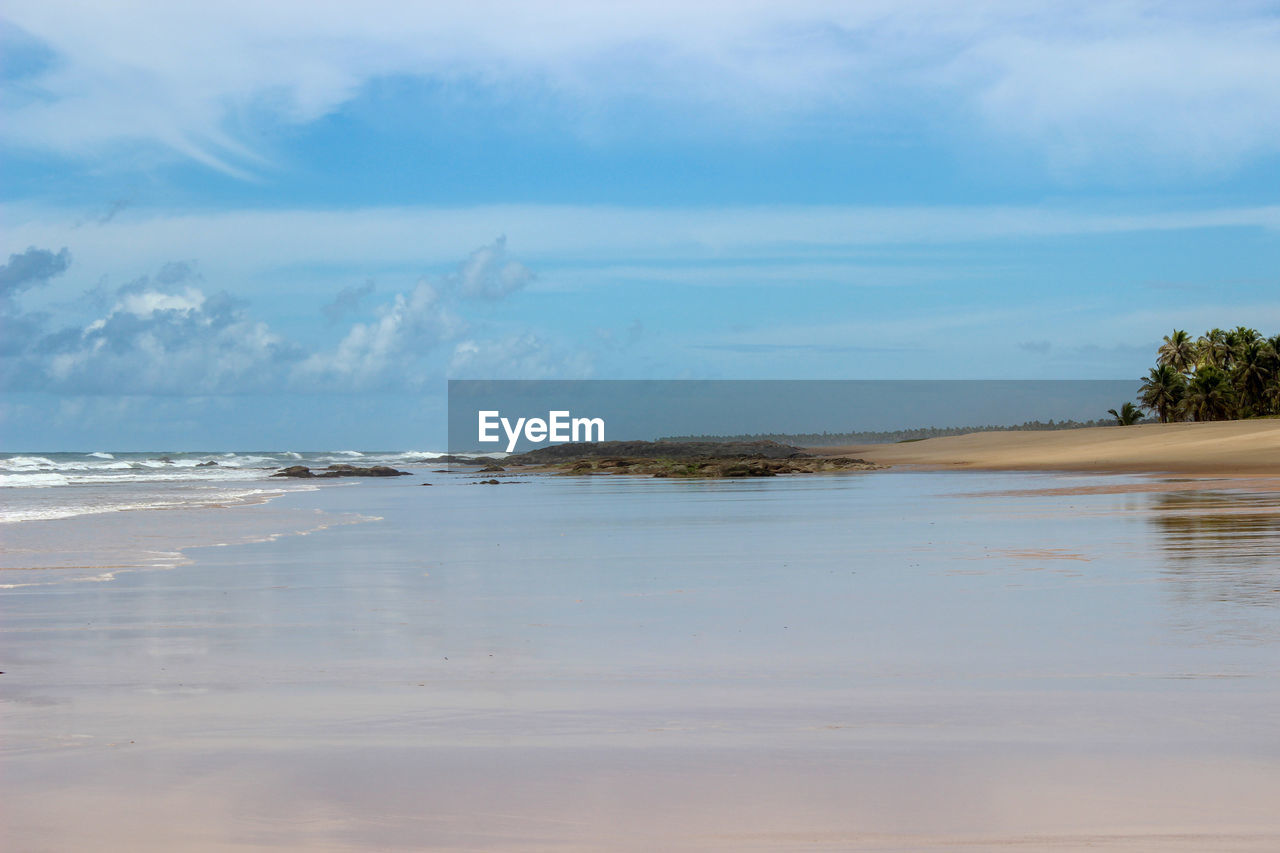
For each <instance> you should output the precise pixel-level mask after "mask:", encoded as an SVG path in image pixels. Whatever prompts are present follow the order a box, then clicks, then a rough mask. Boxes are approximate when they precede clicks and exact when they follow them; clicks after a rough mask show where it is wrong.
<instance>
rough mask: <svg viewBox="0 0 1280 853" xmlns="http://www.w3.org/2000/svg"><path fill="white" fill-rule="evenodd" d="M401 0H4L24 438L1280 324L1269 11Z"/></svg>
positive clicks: (1, 248)
mask: <svg viewBox="0 0 1280 853" xmlns="http://www.w3.org/2000/svg"><path fill="white" fill-rule="evenodd" d="M408 5H409V4H403V3H379V2H373V3H365V4H361V5H360V6H359V7H358V8H357V7H356V6H353V5H351V4H326V3H319V4H317V3H294V2H269V3H247V2H246V3H238V2H228V3H220V4H186V3H174V4H163V5H159V4H152V3H140V2H138V3H131V2H109V3H101V4H80V3H77V4H72V3H64V2H58V0H41V2H25V0H14V2H9V3H7V4H6V8H5V12H4V14H5V16H6V17H5V19H4V21H3V24H0V77H2V80H3V89H4V91H3V93H2V94H0V112H2V113H3V115H0V157H2V158H3V169H0V223H2V225H3V228H2V229H0V235H2V239H3V245H0V259H4V258H7V259H8V262H7V263H6V264H5V265H4V266H3V269H2V270H0V324H2V325H0V328H2V329H3V331H4V340H3V342H0V358H3V367H2V368H0V381H3V383H4V395H3V401H2V402H0V448H3V449H26V450H32V449H47V450H55V449H64V448H66V449H86V450H90V449H114V448H121V449H127V448H130V447H138V448H147V449H153V448H174V449H181V448H210V449H213V448H230V447H264V448H266V447H278V448H286V447H287V448H294V449H306V448H320V447H336V446H345V447H369V448H374V447H381V448H410V447H417V448H426V447H430V446H433V445H437V446H438V445H439V444H440V443H441V442H442V441H443V427H444V418H443V416H442V407H443V405H444V389H445V380H446V378H447V377H458V378H542V377H555V378H615V377H616V378H681V377H691V378H1028V377H1036V378H1039V377H1051V378H1055V377H1056V378H1123V377H1136V376H1138V375H1141V374H1142V373H1143V372H1144V371H1145V369H1146V367H1147V366H1148V364H1149V363H1150V361H1151V358H1152V354H1153V351H1154V348H1155V346H1156V345H1157V344H1158V342H1159V340H1160V337H1161V335H1163V334H1166V333H1167V332H1168V331H1169V330H1170V329H1171V328H1173V327H1175V326H1177V327H1189V328H1191V329H1192V330H1193V331H1195V332H1199V331H1202V330H1203V329H1205V328H1208V327H1210V326H1215V325H1221V326H1235V325H1238V324H1240V323H1246V324H1251V325H1254V326H1257V327H1259V328H1261V329H1263V330H1264V331H1267V332H1268V333H1270V334H1274V333H1275V332H1276V331H1280V295H1278V294H1280V287H1277V284H1278V283H1280V202H1278V201H1277V191H1278V190H1280V169H1278V168H1277V167H1278V166H1280V15H1278V14H1277V11H1278V8H1277V6H1276V4H1274V3H1248V2H1244V3H1229V4H1203V3H1142V2H1129V3H1098V4H1089V3H1084V4H1081V3H1039V4H1036V3H1030V4H1029V3H1025V2H1021V3H1004V2H987V3H972V4H948V3H937V2H933V3H912V2H902V1H901V0H899V2H892V3H880V2H866V3H848V2H844V3H827V2H788V3H785V4H784V3H777V2H771V3H762V2H749V1H748V0H742V2H735V3H695V4H690V3H687V2H684V3H666V2H646V3H644V4H580V3H574V2H560V3H555V4H532V3H502V4H493V3H469V4H466V8H465V9H461V8H458V9H448V8H443V7H441V6H433V5H428V4H423V5H421V6H420V7H416V8H408ZM87 6H89V7H91V8H86V7H87ZM961 7H962V8H961Z"/></svg>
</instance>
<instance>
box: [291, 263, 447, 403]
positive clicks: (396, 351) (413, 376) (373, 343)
mask: <svg viewBox="0 0 1280 853" xmlns="http://www.w3.org/2000/svg"><path fill="white" fill-rule="evenodd" d="M378 314H379V316H378V319H377V320H374V321H371V322H368V323H355V324H353V325H352V326H351V328H350V330H349V331H348V332H347V334H346V335H345V336H344V337H343V338H342V341H341V342H340V343H339V344H338V346H337V348H336V349H334V350H333V351H331V352H320V353H315V354H313V355H312V356H310V357H309V358H308V359H307V360H306V361H305V362H303V363H302V364H301V365H299V368H298V371H297V374H296V375H297V377H298V379H299V380H300V381H302V382H314V383H317V384H318V385H321V386H324V387H334V386H336V387H339V388H360V389H364V390H369V389H373V388H380V389H383V388H389V387H394V386H398V385H405V386H409V387H414V386H417V385H420V384H421V383H422V382H424V381H425V380H426V378H427V377H428V375H429V373H428V372H427V370H426V369H425V368H424V365H423V358H424V357H425V356H426V355H428V354H429V353H430V352H431V351H432V350H433V349H434V348H435V347H436V345H437V344H439V343H440V342H441V341H442V340H445V339H447V338H449V337H452V336H453V335H454V334H455V333H456V330H457V329H459V328H461V325H462V321H461V320H460V319H459V318H458V317H457V316H456V315H455V314H454V313H453V312H452V310H451V309H450V307H449V306H448V304H447V303H446V302H445V300H443V299H442V298H441V294H440V291H439V290H438V289H437V288H436V286H435V285H433V284H432V283H431V282H430V281H428V280H427V279H422V280H420V281H419V282H418V283H417V284H416V285H415V286H414V287H413V289H412V290H410V291H409V292H407V293H397V294H395V296H394V297H392V299H391V301H390V302H389V303H387V304H385V305H383V306H381V307H380V308H379V311H378Z"/></svg>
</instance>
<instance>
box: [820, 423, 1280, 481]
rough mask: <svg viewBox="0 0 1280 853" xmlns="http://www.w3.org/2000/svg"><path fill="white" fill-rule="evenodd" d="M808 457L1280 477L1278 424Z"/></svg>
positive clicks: (1126, 430) (950, 440)
mask: <svg viewBox="0 0 1280 853" xmlns="http://www.w3.org/2000/svg"><path fill="white" fill-rule="evenodd" d="M805 450H806V452H809V453H813V454H815V455H821V456H857V457H859V458H862V459H865V460H867V461H868V462H871V463H874V464H876V465H884V466H889V467H892V468H910V469H914V470H930V471H969V470H972V471H1064V472H1078V473H1092V474H1150V475H1157V476H1158V475H1175V476H1177V475H1184V476H1195V477H1230V478H1243V477H1269V476H1280V420H1277V419H1258V420H1246V421H1212V422H1205V423H1174V424H1135V425H1132V426H1108V427H1088V428H1084V429H1072V430H1055V431H1025V432H1023V431H1000V432H977V433H969V434H967V435H953V436H942V437H939V438H928V439H922V440H920V441H911V442H902V443H899V444H857V445H846V446H842V447H809V448H805Z"/></svg>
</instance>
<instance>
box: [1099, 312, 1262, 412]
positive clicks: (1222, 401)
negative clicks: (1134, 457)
mask: <svg viewBox="0 0 1280 853" xmlns="http://www.w3.org/2000/svg"><path fill="white" fill-rule="evenodd" d="M1139 402H1141V403H1142V405H1143V406H1146V407H1147V408H1148V409H1152V410H1154V411H1155V413H1156V415H1157V417H1158V418H1159V419H1160V422H1161V423H1169V422H1171V421H1222V420H1233V419H1236V418H1254V417H1267V416H1272V415H1280V335H1274V336H1272V337H1270V338H1267V337H1263V335H1261V334H1260V333H1259V332H1258V331H1257V330H1256V329H1250V328H1248V327H1247V326H1237V327H1236V328H1234V329H1230V330H1225V331H1224V330H1223V329H1210V330H1209V331H1207V332H1205V333H1204V334H1203V335H1201V336H1200V337H1199V338H1197V339H1194V340H1193V339H1192V337H1191V336H1190V335H1189V334H1187V332H1186V331H1185V330H1182V329H1174V330H1173V332H1171V333H1170V334H1168V335H1165V338H1164V343H1162V344H1161V345H1160V348H1159V349H1158V350H1157V351H1156V366H1155V367H1153V368H1151V370H1150V371H1149V372H1148V374H1147V376H1146V378H1145V379H1143V380H1142V388H1141V389H1140V391H1139ZM1130 405H1131V404H1129V403H1126V404H1125V406H1130ZM1123 412H1124V409H1123V408H1122V409H1121V411H1120V412H1119V413H1117V412H1116V411H1115V410H1114V409H1113V410H1112V411H1111V414H1112V415H1113V416H1115V418H1116V420H1117V421H1120V422H1121V423H1123V422H1124V421H1123V420H1122V419H1121V415H1122V414H1123Z"/></svg>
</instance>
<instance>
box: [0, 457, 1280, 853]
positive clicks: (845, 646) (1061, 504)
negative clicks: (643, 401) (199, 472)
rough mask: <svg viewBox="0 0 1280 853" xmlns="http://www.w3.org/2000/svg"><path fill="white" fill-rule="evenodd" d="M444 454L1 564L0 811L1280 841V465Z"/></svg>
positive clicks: (667, 845)
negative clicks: (1123, 468) (76, 565)
mask: <svg viewBox="0 0 1280 853" xmlns="http://www.w3.org/2000/svg"><path fill="white" fill-rule="evenodd" d="M404 479H405V480H408V479H409V478H404ZM431 479H432V480H433V481H435V482H436V485H435V486H434V487H432V488H429V489H424V488H420V487H418V486H417V482H418V478H414V479H413V481H412V482H403V483H399V482H397V483H372V482H371V483H362V484H359V485H355V486H350V487H340V488H332V489H321V490H319V491H317V492H310V493H299V494H291V495H287V496H285V497H283V498H281V499H279V500H278V501H275V502H273V503H271V504H268V505H265V506H261V507H255V508H242V509H240V510H235V511H236V512H251V511H252V512H257V513H259V515H260V516H261V519H262V520H263V521H264V522H265V521H266V520H267V519H269V518H270V517H271V516H272V514H273V513H275V512H277V511H279V512H284V513H286V515H284V516H281V520H285V519H287V518H289V517H290V516H292V515H295V514H296V515H301V516H304V517H313V516H317V515H318V516H320V517H322V518H330V517H333V518H350V517H357V516H358V517H362V518H365V519H370V518H378V519H381V520H379V521H365V522H364V523H358V524H346V525H339V526H333V527H329V528H327V529H324V530H320V531H318V532H315V533H313V534H311V535H308V536H300V537H299V536H283V537H281V538H278V539H275V540H274V541H269V542H257V543H244V544H237V545H228V546H225V547H214V548H195V549H191V550H188V551H186V552H185V553H186V555H187V556H188V557H189V558H190V562H189V563H187V564H183V565H177V566H176V567H174V568H172V569H168V570H164V571H138V572H132V573H128V574H121V575H119V576H118V577H116V578H115V580H112V581H109V582H103V583H92V584H86V583H79V582H69V583H61V584H59V583H54V584H51V585H47V586H38V587H24V588H18V589H11V590H4V591H3V592H0V648H3V665H2V666H0V669H3V670H4V674H3V675H0V717H2V719H3V730H2V733H3V738H2V742H0V798H2V800H0V801H2V802H3V803H4V806H3V809H0V840H3V841H4V844H3V846H4V847H5V848H6V849H15V850H66V849H95V850H105V851H114V850H120V851H124V850H131V851H132V850H140V851H149V850H156V851H158V850H173V849H182V850H195V851H203V850H208V851H224V850H254V851H281V850H321V851H328V850H333V851H349V850H420V849H431V850H468V851H475V850H512V851H517V850H519V851H526V850H584V851H585V850H637V851H638V850H646V851H647V850H658V849H661V850H863V851H914V850H927V849H945V850H961V851H979V850H983V851H985V850H1002V849H1007V850H1046V849H1048V850H1055V851H1064V850H1065V851H1076V850H1080V851H1083V850H1090V851H1094V850H1111V851H1153V853H1154V851H1193V850H1194V851H1204V850H1214V851H1262V850H1274V849H1277V847H1280V817H1278V816H1277V814H1276V812H1275V809H1274V803H1275V802H1276V801H1277V799H1280V721H1278V720H1277V718H1276V715H1275V714H1274V713H1273V711H1274V708H1276V707H1280V664H1278V663H1277V661H1278V660H1280V655H1278V654H1277V651H1278V650H1280V583H1277V575H1276V571H1277V566H1280V495H1277V494H1275V493H1267V492H1265V491H1261V490H1257V489H1254V490H1233V489H1231V488H1224V487H1222V484H1219V485H1218V486H1213V487H1210V488H1200V489H1192V490H1182V491H1176V492H1150V491H1124V490H1123V487H1125V486H1127V485H1135V484H1140V483H1142V482H1146V481H1144V480H1139V479H1137V478H1132V477H1094V476H1080V475H1067V476H1059V475H1052V474H1009V473H983V472H968V473H964V474H949V473H927V472H903V471H886V472H868V473H866V474H862V475H858V476H817V475H813V476H807V477H804V478H799V477H797V478H770V479H769V480H766V481H753V482H729V481H715V482H708V481H703V482H693V481H674V482H673V481H663V480H643V479H630V478H560V477H542V478H527V479H526V480H523V481H521V482H520V483H518V484H510V485H504V486H503V487H501V488H492V487H476V486H472V485H469V484H466V483H465V482H449V481H447V478H446V477H444V476H440V475H433V476H432V478H431ZM1080 488H1087V489H1088V488H1092V489H1094V490H1092V491H1078V490H1079V489H1080ZM145 515H146V514H143V513H139V514H136V515H131V516H128V517H121V518H118V519H116V523H117V525H127V524H134V523H137V524H143V525H146V524H149V523H150V522H149V521H148V520H147V519H146V518H140V517H141V516H145ZM153 515H154V514H153ZM50 529H52V528H50ZM58 571H59V570H50V572H51V573H52V575H51V576H56V575H57V574H58ZM70 576H71V575H68V577H70Z"/></svg>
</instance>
